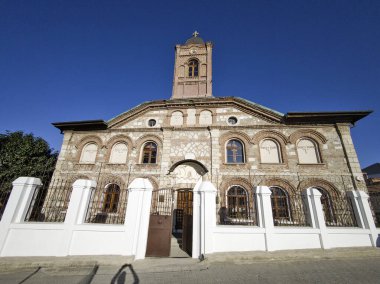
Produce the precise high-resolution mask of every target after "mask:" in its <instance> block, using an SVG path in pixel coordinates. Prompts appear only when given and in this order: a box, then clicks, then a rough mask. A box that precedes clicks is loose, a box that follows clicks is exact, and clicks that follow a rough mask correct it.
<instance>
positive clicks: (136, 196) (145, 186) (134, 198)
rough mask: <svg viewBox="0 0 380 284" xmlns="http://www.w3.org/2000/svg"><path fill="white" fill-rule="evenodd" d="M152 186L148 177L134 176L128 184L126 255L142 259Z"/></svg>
mask: <svg viewBox="0 0 380 284" xmlns="http://www.w3.org/2000/svg"><path fill="white" fill-rule="evenodd" d="M152 190H153V186H152V184H151V182H150V181H149V179H146V178H136V179H134V180H133V181H132V182H131V184H130V185H129V186H128V191H129V193H128V204H127V212H126V215H125V222H126V223H125V227H126V228H125V230H126V245H128V249H127V250H126V251H125V254H126V255H129V254H132V255H134V256H135V259H144V258H145V252H146V244H147V239H148V227H149V212H150V205H151V200H152Z"/></svg>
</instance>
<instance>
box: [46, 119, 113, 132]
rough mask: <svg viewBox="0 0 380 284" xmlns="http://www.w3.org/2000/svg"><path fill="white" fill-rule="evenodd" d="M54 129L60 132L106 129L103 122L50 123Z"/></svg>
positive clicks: (106, 126) (105, 124)
mask: <svg viewBox="0 0 380 284" xmlns="http://www.w3.org/2000/svg"><path fill="white" fill-rule="evenodd" d="M52 125H54V126H55V127H56V128H58V129H59V130H61V132H63V131H65V130H76V131H91V130H105V129H107V128H108V125H107V123H106V122H105V121H104V120H101V119H97V120H81V121H66V122H54V123H52Z"/></svg>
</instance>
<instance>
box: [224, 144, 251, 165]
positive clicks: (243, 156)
mask: <svg viewBox="0 0 380 284" xmlns="http://www.w3.org/2000/svg"><path fill="white" fill-rule="evenodd" d="M231 141H237V142H238V143H240V144H241V155H240V156H241V159H242V161H241V162H237V161H236V162H234V161H233V160H234V158H233V154H232V161H229V157H230V156H231V155H229V154H228V151H229V149H228V147H229V146H228V144H229V143H230V142H231ZM231 147H232V146H231ZM224 151H225V155H226V160H225V162H226V164H245V163H246V154H245V144H244V142H243V141H241V140H240V139H238V138H231V139H228V140H227V141H226V145H225V148H224ZM235 159H236V157H235Z"/></svg>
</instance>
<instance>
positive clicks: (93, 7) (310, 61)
mask: <svg viewBox="0 0 380 284" xmlns="http://www.w3.org/2000/svg"><path fill="white" fill-rule="evenodd" d="M194 30H197V31H199V32H200V36H201V37H202V38H203V39H205V40H207V41H212V42H213V43H214V52H213V92H214V96H239V97H243V98H246V99H248V100H251V101H254V102H257V103H259V104H262V105H264V106H267V107H270V108H273V109H275V110H277V111H280V112H283V113H286V112H290V111H339V110H368V109H371V110H374V111H375V112H374V113H373V114H372V115H370V116H369V117H367V118H365V119H363V120H362V121H359V123H358V124H357V125H356V126H355V127H354V128H353V129H352V134H353V139H354V143H355V145H356V149H357V152H358V156H359V160H360V162H361V165H362V167H365V166H368V165H370V164H372V163H375V162H380V154H379V153H380V151H379V146H380V142H379V141H380V131H379V124H380V114H379V113H380V107H379V105H380V104H379V103H380V52H379V51H380V1H377V0H376V1H368V0H367V1H366V0H361V1H350V0H344V1H334V0H326V1H323V0H318V1H317V0H300V1H296V0H294V1H290V0H289V1H287V0H278V1H270V0H262V1H221V0H219V1H210V0H209V1H190V2H189V1H178V0H177V1H96V0H93V1H85V0H81V1H68V0H67V1H58V0H56V1H52V0H50V1H39V0H33V1H18V0H12V1H4V0H0V42H1V44H0V119H1V124H0V132H4V131H5V130H11V131H15V130H23V131H25V132H32V133H34V134H35V135H37V136H41V137H43V138H44V139H46V140H47V141H48V142H49V143H50V145H51V146H52V147H54V148H55V149H58V150H59V149H60V146H61V142H62V135H61V134H60V133H59V130H58V129H56V128H54V127H53V126H52V125H51V124H50V123H51V122H57V121H73V120H87V119H104V120H108V119H110V118H112V117H114V116H116V115H118V114H120V113H122V112H124V111H126V110H128V109H130V108H131V107H133V106H136V105H137V104H139V103H141V102H144V101H149V100H156V99H169V98H170V96H171V89H172V79H173V64H174V45H175V44H176V43H184V42H185V41H186V39H187V38H189V37H190V36H191V34H192V32H193V31H194Z"/></svg>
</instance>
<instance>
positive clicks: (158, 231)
mask: <svg viewBox="0 0 380 284" xmlns="http://www.w3.org/2000/svg"><path fill="white" fill-rule="evenodd" d="M173 197H174V196H173V190H172V189H170V188H166V189H158V190H154V191H153V192H152V204H151V207H150V221H149V230H148V242H147V248H146V256H161V257H163V256H169V255H170V242H171V234H172V219H173V218H172V217H173V216H172V212H173Z"/></svg>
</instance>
